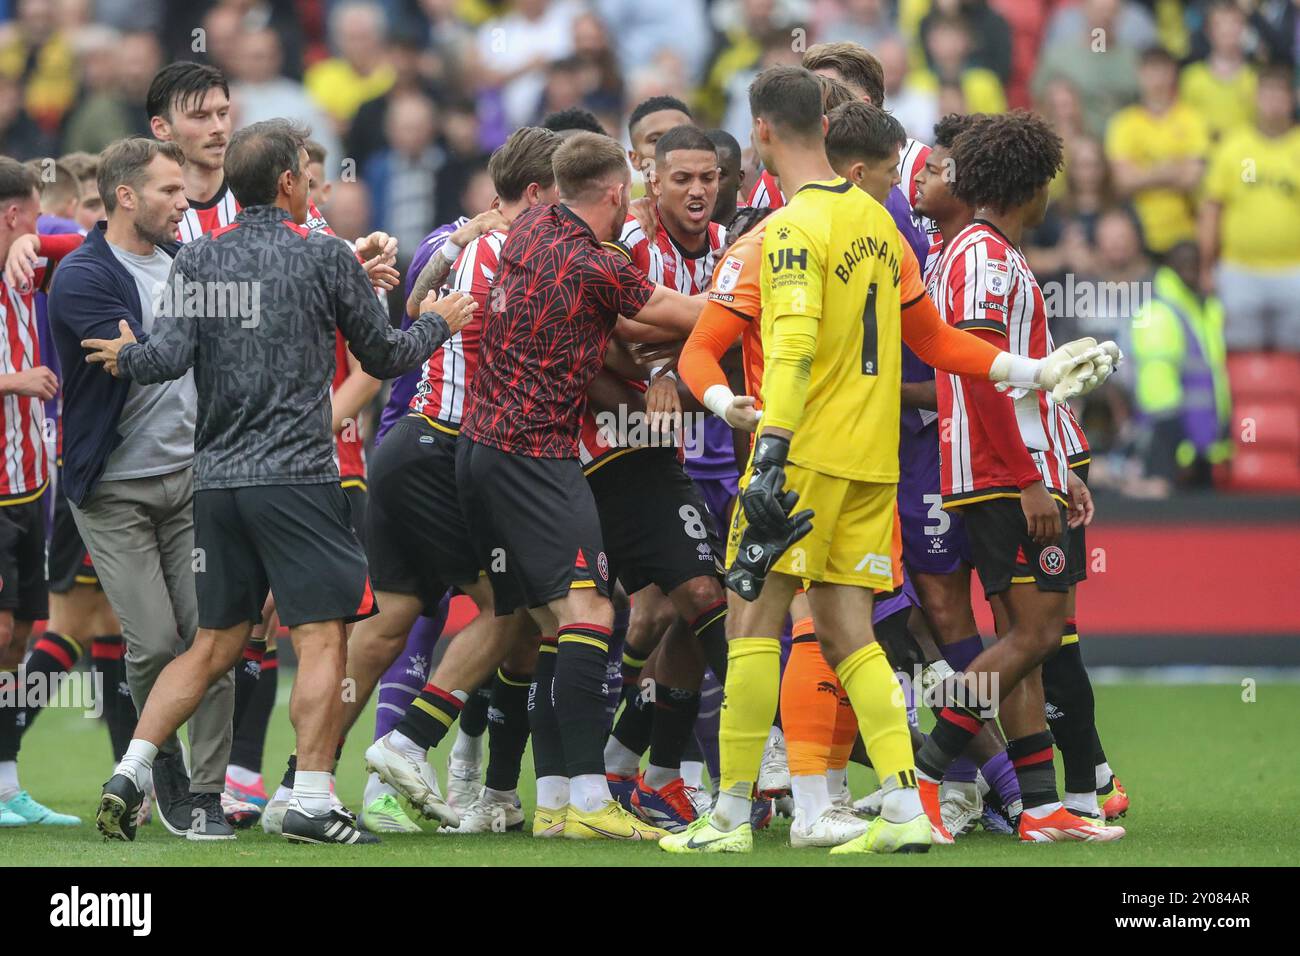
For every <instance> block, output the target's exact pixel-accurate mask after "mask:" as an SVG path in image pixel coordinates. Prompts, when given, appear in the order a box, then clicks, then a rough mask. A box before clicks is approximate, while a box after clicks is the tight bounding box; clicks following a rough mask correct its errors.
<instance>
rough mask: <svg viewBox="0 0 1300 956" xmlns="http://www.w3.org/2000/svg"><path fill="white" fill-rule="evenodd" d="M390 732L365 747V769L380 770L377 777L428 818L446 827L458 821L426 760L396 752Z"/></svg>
mask: <svg viewBox="0 0 1300 956" xmlns="http://www.w3.org/2000/svg"><path fill="white" fill-rule="evenodd" d="M389 736H390V735H389V734H385V735H384V736H383V737H380V738H379V739H378V740H376V741H375V742H374V743H373V744H371V745H370V746H369V747H368V748H366V769H367V770H369V771H371V772H373V773H377V774H379V779H380V780H382V781H384V783H386V784H388V785H389V786H390V787H392V788H393V789H394V790H396V791H397V792H398V793H400V794H401V795H402V796H404V797H406V799H407V800H410V801H411V804H412V805H413V806H414V807H415V808H416V809H417V810H419V811H420V813H422V814H423V815H424V816H425V817H426V818H427V819H430V820H437V821H438V822H439V823H441V824H443V825H444V826H449V827H454V826H457V825H459V824H460V816H459V815H458V814H457V813H456V811H455V810H453V809H452V808H451V807H449V806H447V802H446V801H445V800H443V799H442V790H441V789H439V787H438V778H437V776H436V775H435V774H434V772H433V768H432V767H430V766H429V762H428V761H427V760H418V761H417V760H412V759H411V758H410V757H408V756H406V754H403V753H400V752H398V751H397V750H395V749H394V748H393V747H392V746H391V745H390V744H389V743H388V738H389Z"/></svg>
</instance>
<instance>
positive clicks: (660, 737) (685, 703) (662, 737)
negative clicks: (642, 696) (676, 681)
mask: <svg viewBox="0 0 1300 956" xmlns="http://www.w3.org/2000/svg"><path fill="white" fill-rule="evenodd" d="M699 713H700V694H699V691H694V690H683V689H681V688H680V687H665V686H663V685H662V684H660V685H659V686H657V687H656V688H655V700H654V721H653V725H652V730H651V733H650V764H651V766H654V767H663V768H665V769H668V770H672V769H680V768H681V765H682V754H683V753H684V752H685V750H686V745H687V741H689V740H690V739H691V738H692V737H694V730H695V718H696V717H698V716H699Z"/></svg>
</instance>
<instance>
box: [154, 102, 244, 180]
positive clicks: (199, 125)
mask: <svg viewBox="0 0 1300 956" xmlns="http://www.w3.org/2000/svg"><path fill="white" fill-rule="evenodd" d="M230 128H231V119H230V99H229V97H227V96H226V94H225V93H223V92H222V91H221V90H220V89H219V88H217V87H213V88H212V89H210V90H208V91H207V92H206V93H204V94H203V96H202V98H192V99H190V100H189V101H188V102H186V103H184V104H182V103H179V102H177V103H173V104H172V115H171V119H170V121H169V120H165V119H163V118H162V117H161V116H155V117H154V118H153V134H154V136H156V137H157V138H158V139H162V140H167V141H168V142H172V143H176V144H177V145H178V146H180V148H181V151H182V152H183V153H184V154H185V162H187V163H194V164H195V165H196V166H199V167H201V168H203V169H209V170H212V169H220V168H221V166H222V164H223V163H224V162H225V161H226V143H227V142H228V141H229V139H230Z"/></svg>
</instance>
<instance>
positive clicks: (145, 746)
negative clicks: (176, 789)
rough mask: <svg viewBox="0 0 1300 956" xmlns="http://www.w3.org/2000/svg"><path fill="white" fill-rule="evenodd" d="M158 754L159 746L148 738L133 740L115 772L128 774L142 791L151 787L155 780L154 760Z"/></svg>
mask: <svg viewBox="0 0 1300 956" xmlns="http://www.w3.org/2000/svg"><path fill="white" fill-rule="evenodd" d="M157 756H158V748H157V747H155V746H154V745H153V744H151V743H149V741H147V740H133V741H131V742H130V743H129V744H127V747H126V753H124V754H123V755H122V760H121V762H120V763H119V764H118V765H117V769H116V770H115V771H113V772H114V773H121V774H126V776H128V777H130V778H131V779H132V781H134V782H135V785H136V786H137V787H139V788H140V789H141V790H142V791H147V790H148V789H149V784H150V783H152V782H153V760H154V758H155V757H157Z"/></svg>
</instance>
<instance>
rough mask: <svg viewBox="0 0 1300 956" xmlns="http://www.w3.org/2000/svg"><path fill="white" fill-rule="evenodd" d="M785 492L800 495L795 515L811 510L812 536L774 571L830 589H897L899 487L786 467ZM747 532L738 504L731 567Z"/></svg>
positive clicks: (730, 543)
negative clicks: (835, 586)
mask: <svg viewBox="0 0 1300 956" xmlns="http://www.w3.org/2000/svg"><path fill="white" fill-rule="evenodd" d="M746 477H747V476H746ZM785 487H786V490H787V491H791V490H793V491H795V492H797V493H798V495H799V503H798V504H797V505H795V510H796V511H802V510H803V509H805V508H811V509H812V510H813V511H814V512H815V514H814V515H813V519H812V531H810V532H808V534H806V535H805V536H804V537H803V538H801V539H800V540H799V541H796V542H795V543H794V544H793V545H791V546H790V548H789V550H787V551H786V553H785V554H783V555H782V556H781V558H780V560H778V561H777V562H776V564H775V565H773V568H772V570H774V571H780V572H781V573H782V574H789V575H791V576H793V577H798V578H804V579H805V580H807V581H814V582H824V583H826V584H848V585H854V586H857V587H864V588H871V589H872V590H876V591H892V590H893V589H894V569H893V560H892V557H891V555H892V553H893V544H894V511H895V505H896V501H897V498H898V486H897V485H896V484H892V483H891V484H881V483H878V482H870V481H853V480H851V479H849V478H836V477H834V476H832V475H824V474H822V473H821V472H817V471H809V470H808V469H806V468H800V467H799V466H798V465H786V468H785ZM747 526H748V522H747V521H746V520H745V509H744V508H743V507H742V506H741V504H740V502H736V507H735V515H734V517H733V518H732V521H731V528H730V530H729V532H728V534H727V567H731V565H732V564H734V563H735V560H736V555H737V554H738V553H739V551H740V539H741V536H742V535H743V534H744V533H745V528H746V527H747Z"/></svg>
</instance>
